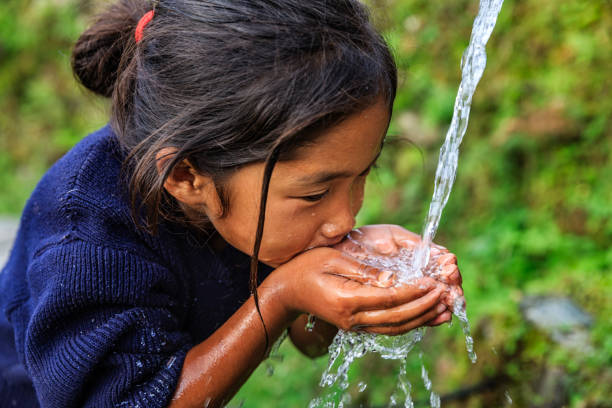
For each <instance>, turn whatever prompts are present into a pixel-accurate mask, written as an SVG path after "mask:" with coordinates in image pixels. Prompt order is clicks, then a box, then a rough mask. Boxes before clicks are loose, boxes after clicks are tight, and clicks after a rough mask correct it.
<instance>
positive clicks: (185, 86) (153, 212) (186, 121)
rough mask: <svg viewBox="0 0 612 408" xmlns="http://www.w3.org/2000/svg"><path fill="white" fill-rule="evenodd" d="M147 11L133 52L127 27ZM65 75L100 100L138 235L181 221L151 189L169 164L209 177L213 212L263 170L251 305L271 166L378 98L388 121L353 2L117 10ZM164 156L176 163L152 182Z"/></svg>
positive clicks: (372, 46) (241, 2) (245, 2)
mask: <svg viewBox="0 0 612 408" xmlns="http://www.w3.org/2000/svg"><path fill="white" fill-rule="evenodd" d="M153 7H154V9H155V16H154V18H153V20H152V21H151V22H150V23H149V24H148V25H147V26H146V28H145V29H144V35H143V38H142V40H141V41H140V42H138V43H136V41H135V39H134V30H135V28H136V25H137V23H138V20H139V19H140V17H141V16H142V15H143V14H145V13H146V12H147V11H149V10H151V9H153ZM72 67H73V71H74V73H75V74H76V76H77V77H78V79H79V80H80V81H81V83H82V84H83V85H84V86H85V87H87V88H88V89H90V90H92V91H93V92H95V93H98V94H100V95H103V96H105V97H110V98H112V110H111V126H112V128H113V130H114V131H115V133H116V134H117V136H118V139H119V143H120V144H121V146H122V148H123V149H124V150H125V151H126V152H127V157H126V159H125V163H124V166H125V168H126V170H127V171H126V174H127V175H128V177H129V189H130V197H131V202H132V211H133V216H134V219H135V222H136V223H137V225H139V226H141V227H144V228H145V229H147V230H149V231H150V232H152V233H155V231H156V226H157V224H158V222H159V221H160V218H159V217H160V216H161V217H162V218H165V219H169V220H173V221H180V220H184V215H183V214H182V212H181V210H180V206H179V203H178V202H176V200H175V199H174V198H173V197H172V196H170V195H169V194H168V193H167V192H166V191H165V189H164V187H163V185H164V182H165V180H166V178H167V177H168V175H169V174H170V172H171V171H172V169H173V168H174V167H175V166H176V165H177V164H179V163H181V162H183V161H184V160H188V161H189V163H190V164H191V165H192V166H193V167H194V168H195V169H196V171H198V172H200V173H202V174H205V175H208V176H210V177H211V178H212V179H213V181H214V182H215V186H216V188H217V191H218V193H219V196H220V197H221V199H222V204H223V207H224V210H225V212H227V211H229V208H230V207H229V199H230V198H231V197H228V194H227V192H226V191H225V189H224V180H226V178H227V177H228V176H229V175H230V174H231V173H232V172H233V171H235V170H236V169H238V168H240V167H241V166H244V165H246V164H249V163H255V162H264V163H265V164H266V166H265V167H266V170H265V177H264V182H263V185H262V189H261V191H262V194H261V206H260V215H259V225H258V230H257V231H256V241H255V247H254V248H253V249H254V251H253V255H252V269H251V290H252V292H253V293H254V295H255V300H256V304H257V292H256V284H257V276H256V275H257V273H256V272H257V269H256V266H257V254H258V252H259V245H260V242H261V235H262V231H263V224H264V214H265V201H266V198H267V188H268V185H269V181H270V176H271V173H272V170H273V168H274V164H275V163H276V161H277V160H288V159H290V158H291V155H292V153H294V152H295V151H296V150H297V149H298V148H299V147H301V146H303V145H304V144H306V143H310V142H312V141H313V140H314V139H315V138H316V137H317V135H318V134H319V133H320V131H321V130H323V129H326V128H329V127H331V126H333V125H335V124H337V123H339V122H340V121H342V120H343V119H345V118H346V117H347V116H349V115H351V114H353V113H357V112H359V111H361V110H363V109H365V108H367V107H369V106H371V105H372V104H373V103H375V102H376V101H377V100H378V99H379V98H381V97H382V98H384V99H385V100H386V102H387V104H388V106H389V111H390V110H391V105H392V103H393V99H394V98H395V92H396V86H397V74H396V67H395V63H394V61H393V58H392V56H391V53H390V51H389V48H388V47H387V45H386V43H385V41H384V40H383V38H382V37H381V36H380V35H379V34H378V33H377V32H376V31H375V29H374V28H373V27H372V25H371V23H370V21H369V17H368V13H367V10H366V8H365V6H364V5H363V4H361V3H360V2H359V1H357V0H159V1H157V2H156V3H155V5H153V4H152V3H148V2H145V1H144V0H119V2H118V3H116V4H114V5H112V6H110V7H109V8H108V9H107V10H106V11H105V12H104V13H102V14H100V15H99V16H98V17H97V19H96V20H95V22H94V23H93V24H92V26H91V27H90V28H89V29H87V30H86V31H85V32H84V33H83V34H82V35H81V37H80V38H79V39H78V41H77V43H76V45H75V47H74V51H73V54H72ZM165 147H171V148H174V149H176V153H175V154H174V155H173V156H172V157H171V158H169V159H168V160H167V161H166V162H165V165H164V168H163V169H162V171H161V172H160V171H158V168H157V165H156V162H157V159H158V157H157V155H158V153H159V151H160V149H162V148H165ZM254 232H255V231H254ZM253 265H254V266H253ZM266 339H267V333H266Z"/></svg>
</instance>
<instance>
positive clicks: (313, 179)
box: [297, 143, 382, 185]
mask: <svg viewBox="0 0 612 408" xmlns="http://www.w3.org/2000/svg"><path fill="white" fill-rule="evenodd" d="M381 152H382V143H381V146H380V149H379V150H378V153H377V154H376V157H374V160H372V161H371V162H370V164H368V167H366V168H365V169H364V170H363V171H362V172H361V173H359V174H363V173H365V172H366V171H368V169H369V168H370V167H372V166H373V165H374V163H376V160H378V158H379V157H380V154H381ZM352 175H353V173H352V172H350V171H323V172H321V173H317V174H315V175H314V176H312V175H308V176H303V177H300V178H299V179H298V180H297V182H298V183H300V184H311V185H312V184H315V185H318V184H325V183H328V182H330V181H332V180H334V179H337V178H343V177H350V176H352Z"/></svg>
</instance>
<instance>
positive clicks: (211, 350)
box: [169, 281, 297, 408]
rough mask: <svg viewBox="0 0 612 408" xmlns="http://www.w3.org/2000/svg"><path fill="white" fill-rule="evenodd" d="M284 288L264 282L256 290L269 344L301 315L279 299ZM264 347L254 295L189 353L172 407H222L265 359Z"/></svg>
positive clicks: (262, 332)
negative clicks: (288, 308) (285, 306)
mask: <svg viewBox="0 0 612 408" xmlns="http://www.w3.org/2000/svg"><path fill="white" fill-rule="evenodd" d="M281 290H282V287H281V286H278V285H277V286H275V285H270V284H267V283H266V282H265V281H264V283H262V285H260V287H259V289H258V294H259V308H260V311H261V314H262V316H263V318H264V321H265V323H266V329H267V331H268V335H269V341H270V345H272V344H273V343H274V342H275V341H276V340H277V339H278V337H279V336H280V335H281V333H282V332H283V331H284V330H285V329H286V328H287V326H288V325H289V324H290V322H291V321H292V320H293V319H295V318H296V317H297V314H294V313H290V312H289V311H287V310H285V309H284V308H283V307H282V305H281V304H280V303H278V295H279V293H278V292H279V291H281ZM265 347H266V340H265V334H264V330H263V326H262V323H261V320H260V318H259V315H258V314H257V309H256V307H255V302H254V300H253V296H251V297H250V298H249V299H248V300H247V301H246V302H245V303H244V304H243V305H242V306H241V307H240V308H239V309H238V310H237V311H236V312H235V313H234V314H233V315H232V316H231V317H230V318H229V320H227V321H226V322H225V323H224V324H223V325H222V326H221V327H220V328H219V329H217V331H215V332H214V333H213V334H212V335H211V336H210V337H208V338H207V339H206V340H204V341H203V342H202V343H200V344H198V345H196V346H195V347H193V348H192V349H191V350H190V351H189V352H188V353H187V356H186V357H185V362H184V364H183V369H182V371H181V376H180V377H179V381H178V384H177V388H176V391H175V394H174V398H173V400H172V402H171V404H170V405H169V407H171V408H179V407H202V406H205V407H220V406H223V405H224V404H226V403H227V402H229V400H230V399H231V397H232V396H233V395H234V394H235V393H236V391H238V389H239V388H240V386H241V385H242V384H243V383H244V382H245V381H246V380H247V379H248V378H249V376H250V375H251V373H252V372H253V370H255V368H257V366H258V365H259V364H260V363H261V361H262V360H263V359H264V358H265V357H266V352H267V350H265Z"/></svg>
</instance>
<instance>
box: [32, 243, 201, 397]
mask: <svg viewBox="0 0 612 408" xmlns="http://www.w3.org/2000/svg"><path fill="white" fill-rule="evenodd" d="M28 274H29V279H28V280H29V282H30V283H31V285H32V286H33V287H32V288H31V292H32V293H33V294H34V295H35V296H34V297H33V299H30V307H31V308H32V310H31V317H30V320H29V324H28V326H27V329H26V330H25V333H24V343H23V344H24V349H23V355H24V357H25V363H26V367H27V369H28V371H29V373H30V375H31V377H32V380H33V383H34V387H35V389H36V393H37V396H38V399H39V401H40V404H41V407H143V408H144V407H147V408H149V407H165V406H167V405H168V403H169V401H170V400H171V398H172V395H173V394H174V390H175V388H176V384H177V381H178V378H179V375H180V372H181V368H182V365H183V361H184V359H185V355H186V353H187V351H188V350H189V349H190V348H191V347H192V346H193V344H192V340H191V338H190V336H189V335H188V334H187V333H185V332H184V331H182V330H181V326H182V325H181V320H182V318H183V317H184V316H185V312H184V310H185V306H184V303H185V302H184V300H182V299H184V298H185V287H184V283H182V282H181V281H180V279H179V277H178V276H177V275H175V274H173V273H171V272H170V271H169V270H168V269H167V268H165V267H163V266H162V265H160V264H159V263H156V262H153V261H150V260H146V259H143V258H142V257H141V256H138V255H135V254H134V253H131V252H128V251H125V250H117V249H111V248H105V247H100V246H95V245H92V244H87V243H84V242H80V241H77V242H73V243H70V244H68V245H61V246H57V247H54V248H49V249H46V250H44V251H43V252H42V253H41V254H39V255H38V256H36V258H35V260H34V262H32V263H31V267H30V269H29V270H28Z"/></svg>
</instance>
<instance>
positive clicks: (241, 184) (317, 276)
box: [0, 0, 460, 407]
mask: <svg viewBox="0 0 612 408" xmlns="http://www.w3.org/2000/svg"><path fill="white" fill-rule="evenodd" d="M72 65H73V69H74V72H75V74H76V76H77V77H78V79H79V80H80V81H81V82H82V83H83V85H84V86H86V87H87V88H89V89H90V90H92V91H94V92H96V93H98V94H101V95H104V96H106V97H111V98H112V112H111V118H110V124H109V125H107V126H105V127H104V128H102V129H101V130H99V131H97V132H95V133H93V134H91V135H89V136H88V137H86V138H85V139H84V140H83V141H82V142H81V143H79V144H78V145H77V146H76V147H74V148H73V149H72V150H71V151H70V152H69V153H68V154H66V156H64V157H63V158H62V159H60V160H59V161H58V162H57V163H56V164H55V165H54V166H53V167H52V168H51V169H50V170H49V172H48V173H47V174H46V175H45V176H44V177H43V179H42V180H41V182H40V183H39V185H38V186H37V188H36V189H35V191H34V192H33V194H32V197H31V198H30V200H29V201H28V203H27V205H26V208H25V210H24V213H23V216H22V219H21V226H20V231H19V233H18V237H17V239H16V242H15V244H14V248H13V250H12V253H11V257H10V260H9V261H8V263H7V265H6V267H5V268H4V270H3V272H2V274H1V275H0V276H1V292H0V293H1V295H0V298H1V301H2V306H3V311H4V313H3V315H2V320H0V369H1V372H2V377H0V390H1V391H0V395H2V398H0V401H2V402H0V405H2V404H3V406H42V407H82V406H88V407H89V406H91V407H116V406H125V407H164V406H171V407H192V406H194V407H195V406H198V407H201V406H220V405H223V404H224V403H225V402H227V401H229V399H230V398H231V396H232V395H233V394H234V393H235V391H236V390H237V389H238V388H239V387H240V385H241V384H242V383H243V382H244V381H245V380H246V379H247V378H248V376H249V375H250V373H251V372H252V371H253V370H254V369H255V367H257V365H258V364H259V363H260V362H261V361H262V359H263V358H265V356H266V354H267V352H268V351H269V347H270V344H271V343H272V342H273V341H274V340H276V339H277V338H278V337H279V336H280V335H281V333H282V332H283V331H285V330H289V332H290V336H291V339H292V340H293V342H294V343H295V345H296V346H297V347H298V348H299V349H300V350H302V351H303V352H304V353H305V354H307V355H309V356H316V355H319V354H321V353H322V352H325V349H326V347H327V346H328V344H329V342H330V340H331V338H332V337H333V336H334V334H335V332H336V330H337V327H340V328H342V329H345V330H357V329H359V330H367V331H370V332H373V333H383V334H390V335H395V334H400V333H405V332H407V331H409V330H411V329H413V328H415V327H418V326H422V325H437V324H441V323H443V322H445V321H448V320H449V319H450V312H449V311H448V310H447V309H448V301H447V300H446V295H447V294H448V293H449V291H450V290H460V276H459V272H458V270H457V267H456V259H455V258H454V256H453V255H452V254H448V255H446V256H443V257H441V258H440V259H443V261H442V263H444V270H445V271H446V275H445V279H444V282H436V281H433V280H432V279H422V280H421V281H419V282H415V283H414V284H413V285H401V286H394V285H392V282H393V278H392V277H390V276H389V274H388V273H381V272H380V271H378V270H375V269H372V268H367V267H365V266H364V265H362V264H360V263H359V262H358V260H357V258H358V257H356V256H351V254H350V251H349V253H348V254H347V253H344V252H342V251H341V250H339V249H334V248H333V246H334V245H336V244H339V245H342V243H341V241H342V240H343V239H344V237H346V236H347V234H348V233H350V232H351V230H352V228H353V227H354V223H355V218H354V217H355V215H356V214H357V212H358V211H359V208H360V206H361V203H362V198H363V188H364V183H365V178H366V175H367V174H368V171H369V170H370V168H371V167H372V165H373V164H374V162H375V160H376V157H377V156H378V154H379V153H380V149H381V147H382V143H383V139H384V136H385V133H386V131H387V127H388V124H389V120H390V115H391V107H392V104H393V99H394V97H395V91H396V69H395V65H394V62H393V59H392V57H391V55H390V53H389V49H388V47H387V46H386V45H385V43H384V41H383V40H382V39H381V37H380V36H379V35H378V34H377V33H376V32H375V31H374V30H373V28H372V26H371V25H370V23H369V22H368V17H367V13H366V10H365V9H364V6H363V5H361V4H360V3H359V2H358V1H353V0H337V1H326V0H308V1H307V0H265V1H264V0H261V1H255V0H207V1H203V0H202V1H198V0H160V1H159V2H157V3H156V4H154V5H150V4H148V3H145V2H142V1H141V0H121V1H120V2H119V3H118V4H116V5H113V6H111V7H110V8H109V9H108V11H106V12H105V13H103V14H102V15H100V16H99V18H98V19H97V21H96V22H95V23H94V24H93V25H92V26H91V27H90V28H89V29H88V30H87V31H85V32H84V33H83V34H82V35H81V37H80V38H79V40H78V41H77V43H76V46H75V48H74V52H73V59H72ZM359 233H360V234H361V236H362V240H363V242H365V243H366V247H368V248H370V249H369V250H370V251H373V252H375V253H376V252H380V253H389V252H393V251H396V250H397V249H398V248H400V247H402V246H408V245H414V243H415V242H416V240H417V238H416V236H415V235H414V234H412V233H410V232H408V231H406V230H404V229H402V228H400V227H396V226H368V227H364V228H362V229H361V230H360V231H359ZM352 234H357V232H353V233H352ZM339 248H341V247H339ZM353 250H355V249H353ZM437 250H442V251H443V249H439V248H438V249H437ZM258 271H259V274H258ZM258 275H259V276H258ZM306 313H310V314H312V315H314V316H316V317H317V318H318V319H319V320H318V322H317V324H316V325H315V330H314V331H313V332H306V331H305V330H304V323H305V317H304V316H305V314H306ZM5 319H6V320H5Z"/></svg>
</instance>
